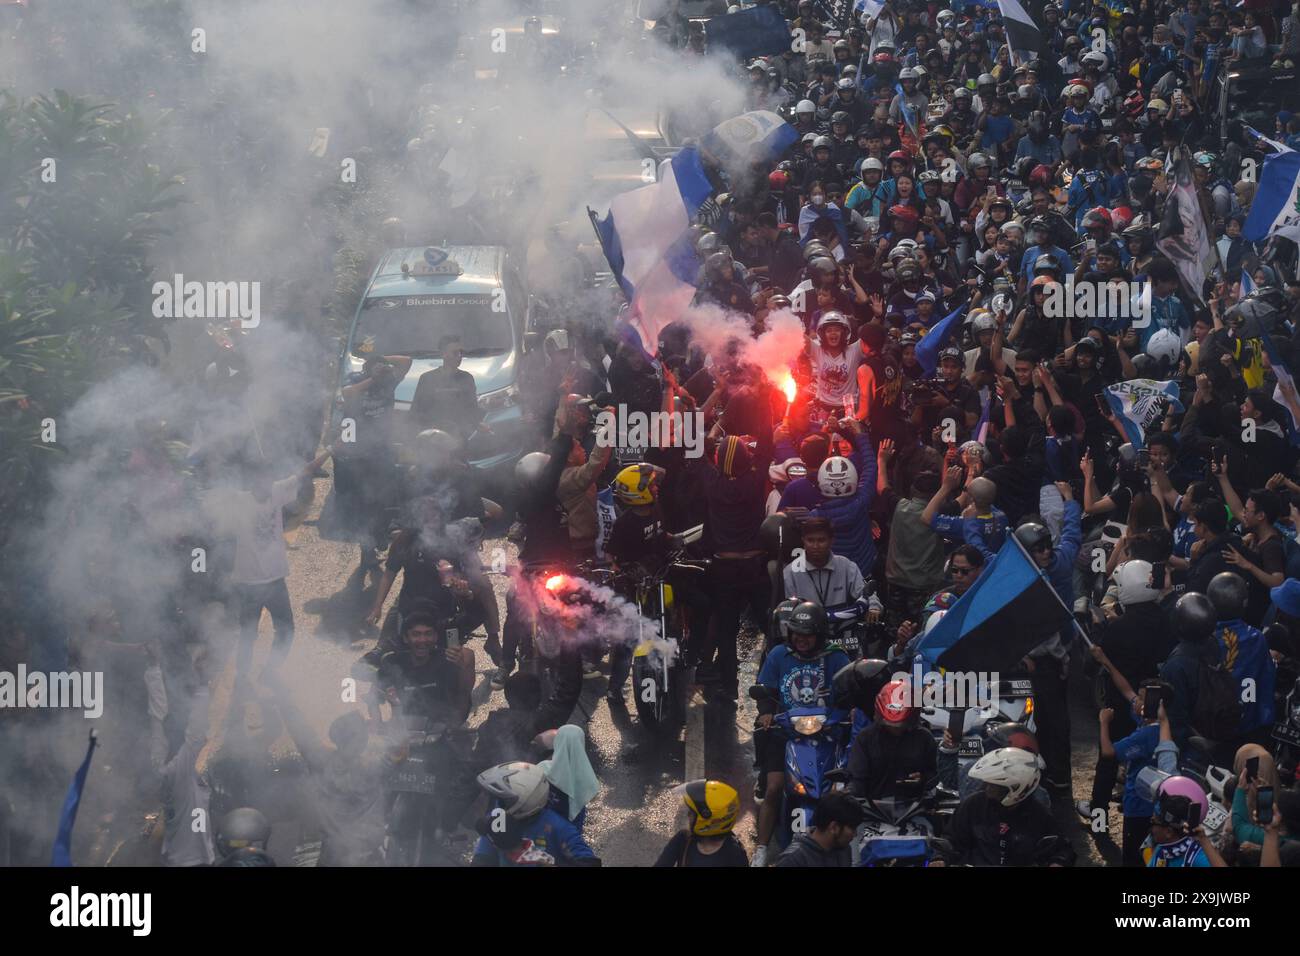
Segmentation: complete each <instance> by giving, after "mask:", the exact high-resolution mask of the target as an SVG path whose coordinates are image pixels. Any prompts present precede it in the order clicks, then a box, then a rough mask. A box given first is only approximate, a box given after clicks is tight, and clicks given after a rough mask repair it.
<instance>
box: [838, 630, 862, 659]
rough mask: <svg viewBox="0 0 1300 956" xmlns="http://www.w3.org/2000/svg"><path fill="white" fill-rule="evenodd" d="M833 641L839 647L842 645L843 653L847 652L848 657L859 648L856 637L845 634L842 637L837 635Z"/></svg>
mask: <svg viewBox="0 0 1300 956" xmlns="http://www.w3.org/2000/svg"><path fill="white" fill-rule="evenodd" d="M835 643H836V644H838V645H839V646H840V647H842V648H843V649H844V653H845V654H848V655H849V657H852V656H853V655H854V654H856V653H858V651H859V650H860V649H861V648H860V647H859V645H858V639H857V638H856V637H848V636H847V635H846V636H844V637H838V638H836V639H835Z"/></svg>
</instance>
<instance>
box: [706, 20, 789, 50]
mask: <svg viewBox="0 0 1300 956" xmlns="http://www.w3.org/2000/svg"><path fill="white" fill-rule="evenodd" d="M704 31H705V35H706V36H707V37H708V41H709V52H710V53H712V52H715V51H718V50H725V51H727V52H728V53H730V54H731V55H732V56H735V57H736V58H738V59H742V60H747V59H749V58H750V57H752V56H764V55H766V54H769V53H780V52H781V51H782V50H785V49H788V48H789V46H790V28H789V27H788V26H786V23H785V17H783V16H781V11H780V10H778V9H777V8H776V7H753V8H752V9H749V10H741V11H739V12H738V13H729V14H727V15H726V16H721V17H713V18H712V19H711V20H709V21H708V22H707V23H706V24H705V26H704Z"/></svg>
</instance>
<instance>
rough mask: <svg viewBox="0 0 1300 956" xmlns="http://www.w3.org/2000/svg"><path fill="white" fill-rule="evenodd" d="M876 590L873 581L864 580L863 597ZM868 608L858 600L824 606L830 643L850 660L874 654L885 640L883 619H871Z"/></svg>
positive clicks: (872, 593)
mask: <svg viewBox="0 0 1300 956" xmlns="http://www.w3.org/2000/svg"><path fill="white" fill-rule="evenodd" d="M875 593H876V583H875V582H874V581H868V582H867V584H866V588H865V589H864V590H863V592H862V596H863V598H864V599H865V598H869V597H871V596H872V595H874V594H875ZM870 613H871V609H870V608H869V607H868V606H867V605H866V604H864V603H862V602H860V601H852V602H850V603H848V604H833V605H831V606H830V607H828V608H826V616H827V617H828V618H829V619H830V625H831V637H830V643H832V644H838V645H839V646H840V648H841V649H843V651H844V653H845V654H847V655H849V660H850V661H855V660H857V659H858V658H859V657H878V656H880V655H881V654H882V653H883V652H884V650H885V647H886V646H887V645H888V643H889V640H888V636H887V634H886V632H885V630H886V629H885V624H884V622H883V620H871V619H870V617H869V615H870Z"/></svg>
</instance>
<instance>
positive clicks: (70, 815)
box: [50, 730, 95, 866]
mask: <svg viewBox="0 0 1300 956" xmlns="http://www.w3.org/2000/svg"><path fill="white" fill-rule="evenodd" d="M94 752H95V732H94V731H93V730H92V731H91V732H90V743H89V744H88V745H87V746H86V756H85V758H84V759H83V760H82V761H81V766H80V767H78V768H77V774H76V776H74V777H73V778H72V786H70V787H69V788H68V795H67V796H66V797H64V799H63V812H62V813H60V814H59V832H58V835H57V836H56V837H55V838H54V851H53V853H52V854H51V857H50V866H72V827H73V824H75V823H76V822H77V808H78V807H80V806H81V792H82V791H83V790H85V789H86V774H87V773H89V772H90V755H91V754H93V753H94Z"/></svg>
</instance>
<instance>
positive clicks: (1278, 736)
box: [1273, 721, 1300, 747]
mask: <svg viewBox="0 0 1300 956" xmlns="http://www.w3.org/2000/svg"><path fill="white" fill-rule="evenodd" d="M1273 739H1274V740H1280V741H1282V743H1284V744H1292V745H1294V746H1296V747H1300V729H1298V728H1296V727H1295V726H1294V725H1293V724H1292V723H1291V722H1290V721H1280V722H1278V723H1276V724H1274V725H1273Z"/></svg>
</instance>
